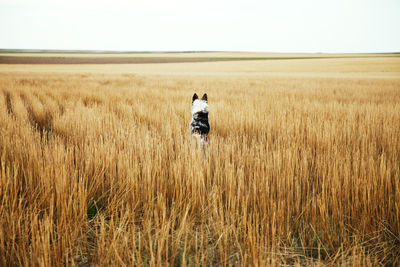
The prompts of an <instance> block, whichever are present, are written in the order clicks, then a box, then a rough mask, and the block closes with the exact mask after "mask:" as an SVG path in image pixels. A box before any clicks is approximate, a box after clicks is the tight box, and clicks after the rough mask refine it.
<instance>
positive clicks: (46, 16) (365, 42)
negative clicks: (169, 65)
mask: <svg viewBox="0 0 400 267" xmlns="http://www.w3.org/2000/svg"><path fill="white" fill-rule="evenodd" d="M0 48H23V49H90V50H130V51H182V50H185V51H210V50H211V51H216V50H217V51H265V52H400V0H364V1H361V0H359V1H355V0H336V1H333V0H332V1H326V0H319V1H317V0H315V1H314V0H305V1H296V0H291V1H289V0H283V1H279V0H276V1H257V0H220V1H217V0H214V1H212V0H196V1H192V0H172V1H162V0H141V1H135V0H133V1H122V0H112V1H104V0H103V1H101V0H100V1H99V0H97V1H96V0H93V1H92V0H86V1H85V0H65V1H60V0H0Z"/></svg>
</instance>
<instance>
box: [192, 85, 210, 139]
mask: <svg viewBox="0 0 400 267" xmlns="http://www.w3.org/2000/svg"><path fill="white" fill-rule="evenodd" d="M208 111H209V108H208V100H207V94H204V95H203V97H202V98H201V99H199V98H198V96H197V94H196V93H195V94H194V95H193V98H192V121H191V122H190V131H191V132H192V135H193V136H200V138H201V142H202V143H206V142H207V140H208V133H209V132H210V124H209V122H208Z"/></svg>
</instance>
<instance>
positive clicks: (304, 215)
mask: <svg viewBox="0 0 400 267" xmlns="http://www.w3.org/2000/svg"><path fill="white" fill-rule="evenodd" d="M365 60H367V59H365ZM375 60H378V61H379V59H375ZM387 60H388V61H387V62H386V64H385V61H382V60H381V61H382V64H377V65H376V68H375V69H373V67H371V66H368V67H366V66H365V62H364V63H360V62H359V61H353V65H352V66H353V67H352V68H349V71H347V72H346V73H345V74H343V73H340V64H339V63H337V62H336V61H331V62H332V64H336V65H334V66H333V65H329V64H327V65H326V68H327V69H328V70H330V69H335V68H336V69H335V72H334V73H333V74H332V73H331V74H329V73H326V75H325V76H324V75H323V74H321V73H322V71H319V72H316V74H315V75H314V76H313V73H314V72H313V71H312V70H310V71H309V72H307V73H306V74H305V75H303V76H302V75H301V73H300V72H298V73H297V74H296V75H294V74H293V73H292V69H293V65H290V64H299V63H296V62H295V63H289V62H288V63H287V64H288V65H287V66H288V72H287V73H280V74H279V75H276V76H273V75H272V74H271V73H269V74H266V75H265V76H263V75H261V74H258V75H253V74H251V73H249V75H247V74H246V73H247V72H246V71H243V72H236V75H230V74H231V70H230V69H229V70H228V71H227V72H225V73H223V74H218V72H216V73H211V74H210V72H212V71H208V72H207V71H206V70H205V71H204V72H203V73H202V75H196V74H193V73H191V75H178V73H179V71H176V73H175V75H172V76H171V75H169V72H168V73H165V75H154V74H146V75H144V74H122V73H120V74H108V75H106V74H99V73H69V74H67V73H64V72H62V71H60V73H58V74H57V73H48V72H52V71H53V70H52V69H50V68H49V69H48V70H47V71H48V72H47V73H46V72H38V70H37V69H35V70H33V71H36V73H25V72H18V71H15V70H16V68H17V67H15V66H10V68H11V70H9V71H12V70H13V71H14V72H5V69H4V68H5V67H4V66H3V67H2V68H3V69H2V70H3V73H0V265H43V266H54V265H72V266H73V265H80V266H85V265H109V266H110V265H137V266H139V265H158V266H160V265H166V263H168V264H170V265H243V266H246V265H251V264H252V265H267V264H269V265H285V264H287V265H309V264H316V265H330V264H332V265H345V266H368V265H369V266H377V265H378V264H385V265H392V266H397V265H399V264H400V253H399V251H400V220H399V218H400V180H399V177H400V165H399V162H400V138H399V136H400V79H399V78H398V77H399V76H398V72H397V69H396V66H394V65H393V63H392V61H391V60H393V59H387ZM313 62H316V61H313ZM367 62H368V61H367ZM199 64H200V63H199ZM224 64H232V65H231V66H232V69H235V68H236V69H238V68H239V67H238V65H236V64H235V63H224ZM247 64H249V63H247ZM257 64H261V63H257ZM265 64H270V63H265ZM271 64H278V63H271ZM279 64H280V65H279V66H281V68H283V66H284V64H285V63H284V62H280V63H279ZM304 64H305V65H304V66H305V69H306V70H308V68H309V67H308V66H309V65H307V64H312V63H310V62H306V63H304ZM318 64H321V63H318ZM349 64H350V63H349ZM357 64H359V66H360V69H367V71H366V72H363V73H362V74H359V75H357V74H356V75H354V76H352V75H353V74H352V71H351V70H352V69H356V67H357ZM183 65H185V64H182V65H180V66H181V68H184V66H183ZM186 66H188V68H189V69H190V68H192V66H193V64H187V65H186ZM201 66H205V65H204V64H202V65H200V67H201ZM206 66H215V64H212V63H209V65H206ZM224 66H228V65H224ZM239 66H240V64H239ZM257 66H258V67H260V70H259V71H260V72H262V71H263V69H262V68H261V66H260V65H254V66H253V67H252V68H256V67H257ZM44 67H45V66H41V67H40V68H44ZM139 67H140V66H139ZM164 67H165V66H164ZM200 67H198V68H200ZM12 68H14V69H12ZM65 68H67V67H65ZM68 68H71V71H74V70H75V71H76V69H75V66H68ZM105 68H107V67H105ZM135 68H138V67H137V66H135ZM146 68H150V67H146ZM154 68H155V73H159V72H160V69H159V68H160V66H154ZM176 68H178V67H176ZM268 68H270V67H268ZM268 68H267V69H268ZM315 68H318V67H315ZM78 69H79V67H78ZM344 69H346V67H344ZM369 69H372V71H371V73H373V75H371V76H369V75H368V74H369V73H368V70H369ZM21 70H23V71H25V70H26V67H24V66H21ZM169 71H170V70H169ZM264 71H265V69H264ZM267 71H268V70H267ZM282 71H283V70H282ZM381 71H386V72H389V73H391V74H390V75H382V77H378V76H379V72H381ZM128 72H130V71H128ZM328 72H329V71H328ZM338 73H339V74H338ZM396 73H397V77H396ZM189 74H190V73H189ZM195 91H196V92H197V93H200V94H201V93H203V92H207V93H208V95H209V102H210V106H211V113H210V124H211V127H212V128H211V132H210V145H209V147H208V148H207V151H206V158H205V159H203V157H202V154H201V152H200V151H199V149H197V148H196V145H195V144H194V143H193V140H192V139H191V138H190V134H189V129H188V125H189V122H190V116H191V114H190V105H191V103H190V100H191V96H192V94H193V92H195Z"/></svg>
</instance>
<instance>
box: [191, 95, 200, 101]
mask: <svg viewBox="0 0 400 267" xmlns="http://www.w3.org/2000/svg"><path fill="white" fill-rule="evenodd" d="M196 99H199V97H198V96H197V94H196V93H194V95H193V98H192V102H194V101H195V100H196Z"/></svg>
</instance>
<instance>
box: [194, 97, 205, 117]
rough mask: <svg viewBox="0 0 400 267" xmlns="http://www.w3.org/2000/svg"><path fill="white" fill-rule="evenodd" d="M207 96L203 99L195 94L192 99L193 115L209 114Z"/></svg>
mask: <svg viewBox="0 0 400 267" xmlns="http://www.w3.org/2000/svg"><path fill="white" fill-rule="evenodd" d="M208 110H209V109H208V101H207V94H204V95H203V97H202V98H201V99H199V97H198V96H197V94H196V93H195V94H194V95H193V98H192V115H194V114H196V113H208Z"/></svg>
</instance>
